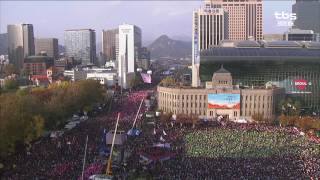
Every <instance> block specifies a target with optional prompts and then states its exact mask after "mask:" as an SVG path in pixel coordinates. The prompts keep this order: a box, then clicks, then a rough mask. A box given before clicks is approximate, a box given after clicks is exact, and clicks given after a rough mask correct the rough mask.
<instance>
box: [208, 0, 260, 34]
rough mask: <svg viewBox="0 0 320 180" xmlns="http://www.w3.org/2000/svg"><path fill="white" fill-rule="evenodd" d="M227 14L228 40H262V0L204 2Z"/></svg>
mask: <svg viewBox="0 0 320 180" xmlns="http://www.w3.org/2000/svg"><path fill="white" fill-rule="evenodd" d="M205 4H210V5H212V6H213V7H217V8H223V9H224V10H225V11H226V12H227V13H228V23H229V26H228V27H229V30H228V31H229V33H228V34H229V39H230V40H247V39H249V38H253V39H254V40H262V38H263V36H262V34H263V32H262V0H206V1H205Z"/></svg>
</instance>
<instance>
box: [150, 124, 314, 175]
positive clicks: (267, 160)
mask: <svg viewBox="0 0 320 180" xmlns="http://www.w3.org/2000/svg"><path fill="white" fill-rule="evenodd" d="M166 131H167V132H168V133H167V134H168V138H167V139H172V140H173V141H172V144H173V149H175V150H176V151H177V152H179V153H177V157H176V158H174V159H171V160H170V161H167V162H164V163H163V164H161V165H160V166H161V167H160V168H157V170H155V171H154V172H153V175H154V176H155V177H159V178H160V179H211V178H217V179H226V178H228V179H256V178H262V179H279V178H280V179H292V178H293V179H297V178H301V179H310V178H314V179H316V178H319V177H320V144H315V143H314V142H311V141H309V140H308V139H307V138H306V137H305V136H303V135H302V134H301V132H300V131H299V130H297V129H296V128H281V127H277V126H267V125H258V124H236V123H231V122H223V123H216V125H214V126H210V127H208V126H207V127H197V128H195V129H193V128H190V127H182V128H181V127H180V126H179V127H173V128H169V129H167V130H166Z"/></svg>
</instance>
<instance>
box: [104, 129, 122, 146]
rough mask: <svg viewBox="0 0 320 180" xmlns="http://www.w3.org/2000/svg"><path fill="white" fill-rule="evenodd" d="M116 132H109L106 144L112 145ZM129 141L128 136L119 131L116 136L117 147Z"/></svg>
mask: <svg viewBox="0 0 320 180" xmlns="http://www.w3.org/2000/svg"><path fill="white" fill-rule="evenodd" d="M113 134H114V131H109V132H108V133H107V134H106V143H107V144H112V138H113ZM126 140H127V135H126V133H124V131H118V132H117V134H116V136H115V141H114V144H115V145H122V144H123V143H124V142H125V141H126Z"/></svg>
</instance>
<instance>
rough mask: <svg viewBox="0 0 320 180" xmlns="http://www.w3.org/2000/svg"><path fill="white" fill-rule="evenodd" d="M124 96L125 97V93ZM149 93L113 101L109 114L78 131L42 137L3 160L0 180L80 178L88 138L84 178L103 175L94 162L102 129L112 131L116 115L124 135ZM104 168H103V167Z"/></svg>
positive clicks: (93, 118)
mask: <svg viewBox="0 0 320 180" xmlns="http://www.w3.org/2000/svg"><path fill="white" fill-rule="evenodd" d="M124 94H125V93H124ZM147 94H148V91H146V90H142V91H136V92H132V93H126V94H125V95H123V96H121V99H120V98H118V99H115V102H116V103H114V104H112V113H106V112H104V113H103V114H100V115H98V116H97V117H91V118H89V120H87V121H84V122H81V123H80V124H78V125H77V127H75V128H73V129H71V130H68V131H65V132H64V134H63V135H62V136H60V137H57V138H50V137H43V138H41V139H39V140H38V141H37V142H35V143H33V144H32V146H31V148H30V149H28V150H25V151H21V152H17V153H16V154H14V155H12V156H10V157H8V158H6V159H5V160H3V162H2V163H3V164H4V172H3V173H2V174H1V179H13V180H14V179H17V180H20V179H76V178H78V177H81V174H82V165H83V157H84V151H85V144H86V136H88V144H87V153H86V166H85V167H86V168H85V171H84V172H85V173H84V174H85V177H86V178H88V177H89V176H90V175H92V174H94V173H104V172H105V171H102V167H103V166H104V165H102V166H101V163H100V165H98V164H95V163H96V162H97V157H99V145H100V144H101V134H102V132H103V130H104V129H107V130H108V131H109V130H113V129H114V127H115V122H116V118H117V113H118V112H120V113H121V117H120V123H119V129H121V130H124V131H127V130H128V129H130V128H131V126H132V123H128V121H132V122H133V120H134V118H135V114H136V112H137V109H138V107H139V104H140V101H141V99H142V98H143V97H146V96H147ZM104 168H105V167H104Z"/></svg>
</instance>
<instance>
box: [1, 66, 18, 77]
mask: <svg viewBox="0 0 320 180" xmlns="http://www.w3.org/2000/svg"><path fill="white" fill-rule="evenodd" d="M3 72H4V75H5V76H10V75H12V74H19V70H18V69H17V68H16V67H15V66H14V65H13V64H7V65H5V66H4V70H3Z"/></svg>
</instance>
